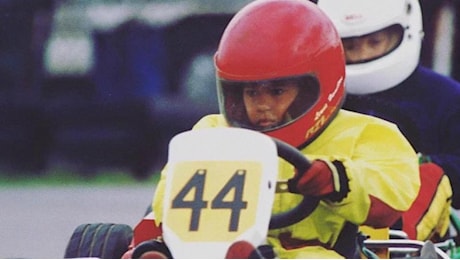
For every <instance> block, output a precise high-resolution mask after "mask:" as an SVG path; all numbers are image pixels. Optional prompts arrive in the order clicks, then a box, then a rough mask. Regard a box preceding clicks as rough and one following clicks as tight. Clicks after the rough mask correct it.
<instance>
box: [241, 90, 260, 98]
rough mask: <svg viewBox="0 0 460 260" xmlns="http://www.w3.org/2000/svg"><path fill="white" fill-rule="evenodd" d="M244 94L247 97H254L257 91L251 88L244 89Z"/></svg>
mask: <svg viewBox="0 0 460 260" xmlns="http://www.w3.org/2000/svg"><path fill="white" fill-rule="evenodd" d="M244 94H245V95H246V96H249V97H255V96H256V95H257V91H256V90H253V89H245V90H244Z"/></svg>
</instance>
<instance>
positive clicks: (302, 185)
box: [291, 160, 340, 197]
mask: <svg viewBox="0 0 460 260" xmlns="http://www.w3.org/2000/svg"><path fill="white" fill-rule="evenodd" d="M293 179H294V180H297V182H294V183H292V184H293V185H294V187H291V188H293V189H294V191H295V192H298V193H300V194H303V195H307V196H314V197H324V196H327V195H330V194H332V193H333V192H335V191H338V190H339V189H340V186H339V177H338V173H337V169H336V167H335V166H334V165H333V164H332V163H331V162H328V161H325V160H314V161H312V162H311V166H310V168H309V169H308V170H307V171H305V172H304V173H302V174H301V176H299V173H298V172H296V174H295V176H294V178H293Z"/></svg>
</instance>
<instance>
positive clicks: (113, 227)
mask: <svg viewBox="0 0 460 260" xmlns="http://www.w3.org/2000/svg"><path fill="white" fill-rule="evenodd" d="M132 237H133V230H132V228H131V227H130V226H128V225H125V224H110V223H95V224H82V225H80V226H78V227H77V228H76V229H75V231H74V232H73V234H72V236H71V238H70V241H69V243H68V245H67V248H66V251H65V254H64V258H81V257H95V258H103V259H117V258H118V259H120V258H121V257H122V255H123V254H124V253H125V252H126V251H128V247H129V244H130V243H131V239H132Z"/></svg>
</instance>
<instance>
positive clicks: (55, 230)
mask: <svg viewBox="0 0 460 260" xmlns="http://www.w3.org/2000/svg"><path fill="white" fill-rule="evenodd" d="M154 189H155V187H154V186H152V187H149V186H146V185H141V186H135V185H133V186H122V187H85V186H71V187H36V188H35V187H34V188H32V187H31V188H4V187H1V188H0V207H1V209H0V258H41V259H43V258H46V259H49V258H53V259H56V258H63V257H64V252H65V248H66V246H67V242H68V241H69V239H70V236H71V235H72V232H73V231H74V229H75V228H76V227H77V226H78V225H80V224H84V223H99V222H103V223H121V224H128V225H131V226H134V225H135V224H136V223H137V222H138V221H139V220H140V219H141V218H142V216H143V214H144V213H145V211H146V209H147V207H148V205H149V204H150V202H151V199H152V197H153V192H154Z"/></svg>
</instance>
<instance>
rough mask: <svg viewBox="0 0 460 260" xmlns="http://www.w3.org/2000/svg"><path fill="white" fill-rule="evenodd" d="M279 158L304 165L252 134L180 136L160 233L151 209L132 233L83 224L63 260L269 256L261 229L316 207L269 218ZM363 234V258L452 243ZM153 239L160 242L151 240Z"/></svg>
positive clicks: (446, 248) (432, 250)
mask: <svg viewBox="0 0 460 260" xmlns="http://www.w3.org/2000/svg"><path fill="white" fill-rule="evenodd" d="M278 157H281V158H283V159H284V160H286V161H287V162H289V163H290V164H292V165H293V166H294V167H295V168H296V169H297V170H298V172H305V171H306V169H308V167H309V166H310V163H309V161H308V159H307V158H306V157H305V156H304V155H303V154H301V153H300V152H299V151H298V150H297V149H296V148H294V147H292V146H290V145H288V144H286V143H284V142H281V141H279V140H275V139H272V138H270V137H268V136H266V135H263V134H260V133H259V132H255V131H251V130H246V129H240V128H214V129H203V130H194V131H187V132H183V133H180V134H178V135H176V136H175V137H174V138H173V139H172V140H171V142H170V144H169V154H168V163H167V165H168V166H167V169H166V171H167V172H166V174H167V178H166V185H165V196H164V200H163V201H164V205H166V206H165V207H164V212H163V216H162V220H163V221H162V224H161V228H160V227H159V226H157V224H156V222H155V216H154V212H152V211H151V210H150V207H149V209H148V210H147V212H146V215H145V216H144V217H143V219H142V220H141V221H140V222H139V223H138V224H137V225H136V227H135V228H134V229H132V228H131V227H130V226H128V225H125V224H113V223H92V224H82V225H80V226H78V227H77V228H76V229H75V231H74V232H73V234H72V236H71V238H70V241H69V243H68V245H67V248H66V251H65V254H64V258H83V257H95V258H112V259H114V258H121V257H125V256H126V253H127V252H128V251H130V254H129V256H131V257H132V258H138V257H140V256H141V255H142V254H143V253H145V252H147V251H150V250H152V249H154V250H157V251H160V252H162V253H164V255H166V256H168V257H170V258H200V259H204V258H214V259H216V258H221V259H223V258H226V257H228V256H229V252H230V250H233V251H235V250H236V256H238V258H255V257H256V258H275V257H276V255H275V254H274V252H273V251H270V247H269V246H267V245H266V237H267V232H268V230H269V229H275V228H282V227H286V226H289V225H292V224H293V223H296V222H298V221H300V220H302V219H304V218H306V217H307V216H308V215H309V214H310V213H311V212H312V211H313V210H314V209H315V208H316V206H317V205H318V203H319V201H318V199H317V198H313V197H307V196H305V197H304V198H303V200H302V201H301V203H299V204H298V205H297V206H296V207H294V208H293V209H291V210H289V211H287V212H284V213H281V214H278V215H273V216H272V215H271V210H272V204H273V200H274V195H275V193H276V192H278V191H286V190H289V181H292V180H287V181H283V182H280V181H277V171H278V162H279V159H278ZM369 230H371V231H369ZM362 232H373V231H372V229H367V231H362ZM362 232H361V233H358V234H356V236H357V237H358V236H359V237H361V239H357V241H359V243H358V244H359V246H360V249H361V256H362V257H363V258H382V257H383V258H392V256H397V257H398V258H399V257H404V258H420V257H421V256H426V255H427V254H428V253H429V254H431V255H429V256H432V257H430V258H449V255H448V254H451V255H453V251H455V249H456V247H455V242H454V240H453V239H451V240H448V241H449V243H450V242H453V243H454V244H442V245H441V244H435V245H433V244H432V243H425V242H421V241H414V240H409V239H407V238H405V237H404V236H400V237H396V238H395V237H394V235H393V237H391V236H390V231H389V230H384V233H385V234H387V235H388V236H385V235H384V236H383V239H379V238H382V237H379V236H373V235H371V236H370V238H369V235H368V234H366V233H364V234H363V233H362ZM160 234H161V236H162V239H163V240H162V241H158V240H155V238H157V237H158V236H159V235H160ZM360 234H361V235H360ZM242 241H243V242H244V243H245V244H243V245H251V246H253V247H251V250H249V251H248V249H247V247H245V246H241V242H242ZM165 245H167V247H166V246H165ZM238 246H239V247H238ZM252 249H255V250H256V251H254V250H252ZM382 252H383V253H382ZM421 252H422V253H421ZM421 254H422V255H421ZM424 254H425V255H424ZM233 255H235V252H233ZM433 256H434V257H433Z"/></svg>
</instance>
